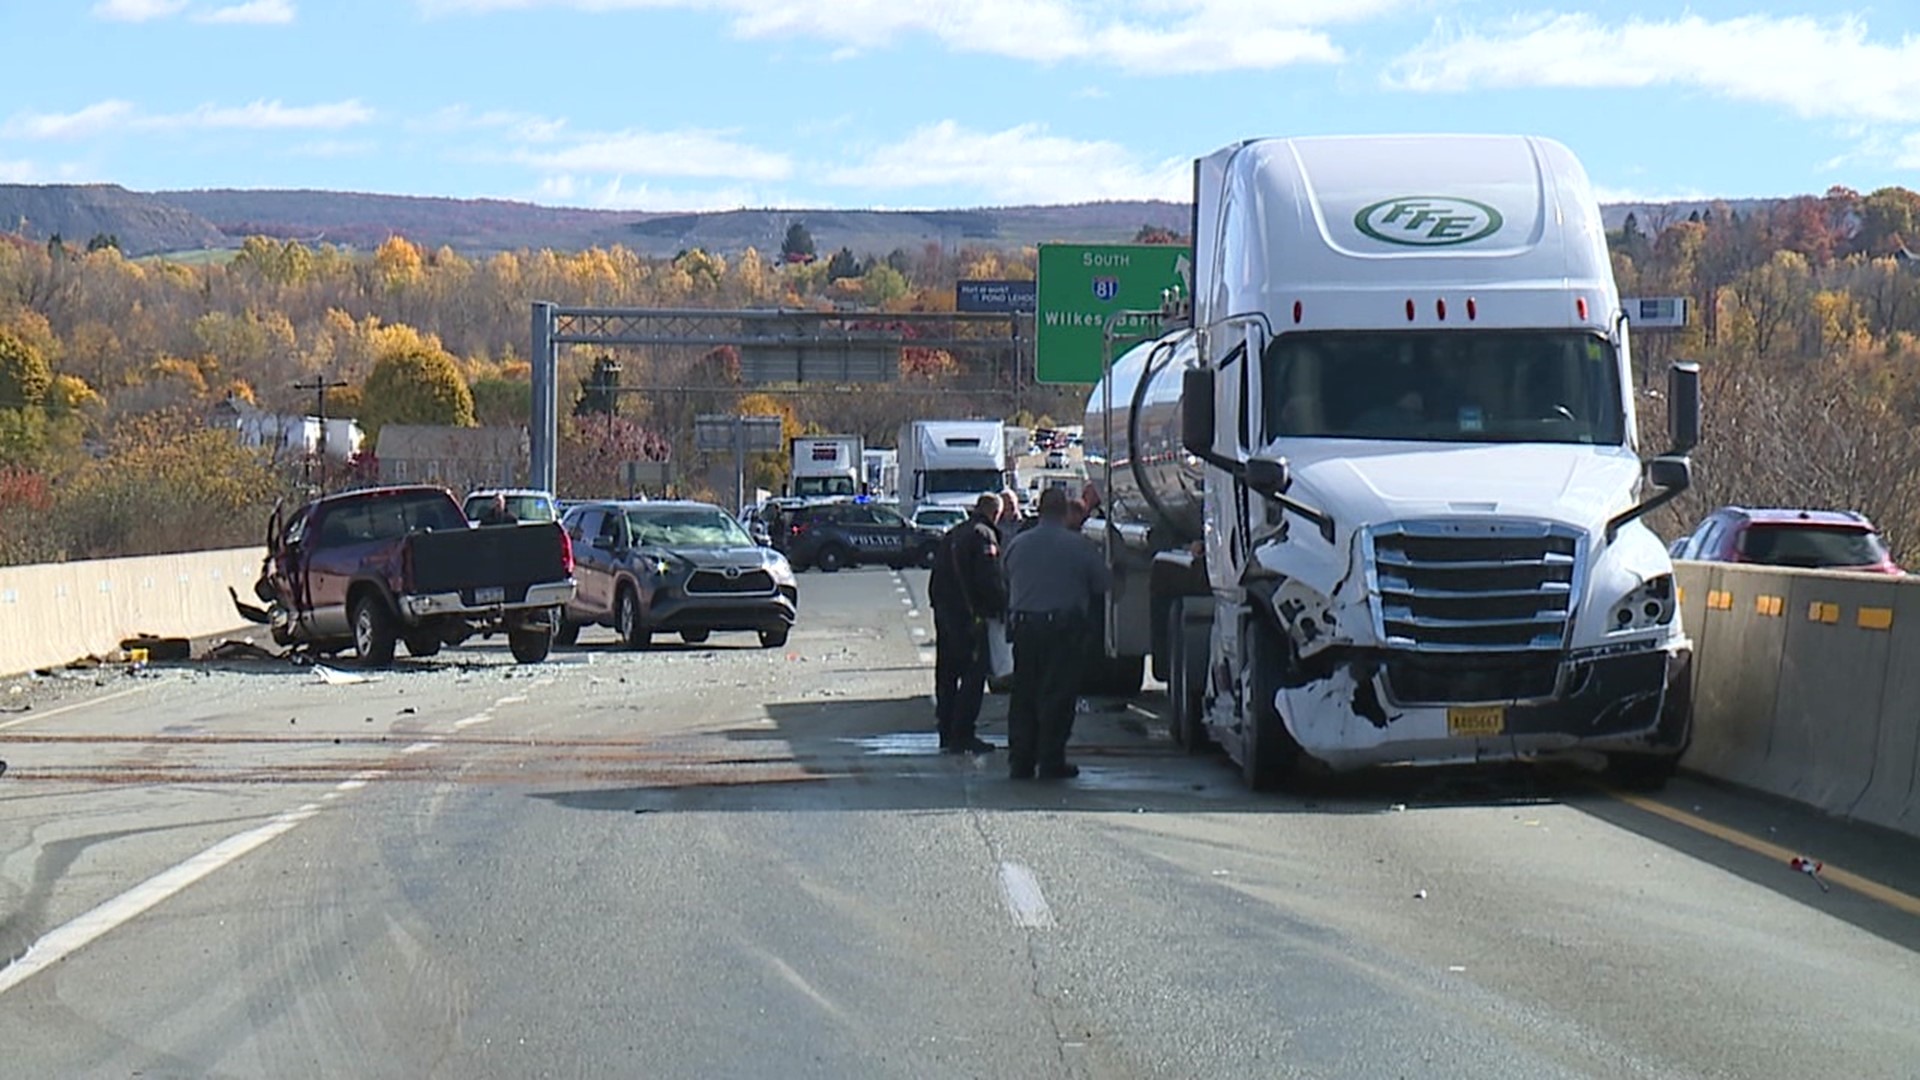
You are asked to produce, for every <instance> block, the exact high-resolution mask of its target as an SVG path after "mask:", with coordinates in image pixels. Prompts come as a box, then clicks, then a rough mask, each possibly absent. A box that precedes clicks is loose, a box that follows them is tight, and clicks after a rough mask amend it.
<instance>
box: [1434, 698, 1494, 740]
mask: <svg viewBox="0 0 1920 1080" xmlns="http://www.w3.org/2000/svg"><path fill="white" fill-rule="evenodd" d="M1505 730H1507V710H1506V708H1505V707H1504V706H1501V705H1488V706H1484V707H1481V708H1472V709H1448V710H1447V734H1449V735H1459V736H1462V737H1465V738H1469V739H1471V738H1478V737H1482V736H1486V735H1498V734H1500V733H1501V732H1503V731H1505Z"/></svg>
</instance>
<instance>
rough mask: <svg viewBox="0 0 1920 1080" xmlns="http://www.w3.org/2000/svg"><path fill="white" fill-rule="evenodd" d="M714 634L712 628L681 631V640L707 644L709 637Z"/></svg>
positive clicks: (694, 643)
mask: <svg viewBox="0 0 1920 1080" xmlns="http://www.w3.org/2000/svg"><path fill="white" fill-rule="evenodd" d="M712 636H713V631H711V630H682V631H680V640H681V641H684V642H686V643H687V644H689V645H704V644H706V641H707V639H708V638H709V637H712Z"/></svg>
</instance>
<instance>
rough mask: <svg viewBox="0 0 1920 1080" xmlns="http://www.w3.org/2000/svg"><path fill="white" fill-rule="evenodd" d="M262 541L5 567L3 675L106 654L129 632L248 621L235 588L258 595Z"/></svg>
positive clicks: (0, 577)
mask: <svg viewBox="0 0 1920 1080" xmlns="http://www.w3.org/2000/svg"><path fill="white" fill-rule="evenodd" d="M263 554H264V552H263V551H262V549H260V548H227V549H223V550H219V551H195V552H188V553H185V554H180V555H146V556H140V557H137V558H127V559H89V560H83V561H80V562H67V563H40V564H36V565H32V566H0V675H15V674H19V673H20V672H23V671H31V670H33V669H35V668H42V667H50V666H54V665H58V664H64V663H66V662H67V661H69V660H73V659H75V658H76V657H81V656H86V655H88V654H97V655H104V654H105V653H107V652H108V651H110V650H112V649H114V648H117V647H118V646H119V644H120V641H121V639H122V638H129V637H133V636H134V635H136V634H141V633H150V634H156V635H159V636H162V637H169V636H172V637H191V636H197V635H203V634H214V633H219V632H220V631H222V630H230V629H232V628H234V627H235V626H238V625H240V622H241V619H240V616H239V615H237V614H236V613H235V612H234V610H233V600H232V598H230V597H229V596H228V595H227V587H228V586H229V585H231V586H233V587H234V588H235V589H236V590H238V591H239V593H240V597H241V599H243V600H246V601H247V602H249V603H252V602H253V582H254V579H255V578H256V577H258V576H259V573H260V559H261V556H262V555H263Z"/></svg>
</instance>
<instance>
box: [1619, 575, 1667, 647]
mask: <svg viewBox="0 0 1920 1080" xmlns="http://www.w3.org/2000/svg"><path fill="white" fill-rule="evenodd" d="M1674 596H1675V594H1674V589H1673V575H1672V574H1661V575H1660V576H1658V577H1655V578H1650V579H1648V580H1647V581H1646V582H1645V583H1643V584H1642V585H1641V586H1640V587H1639V588H1637V589H1635V590H1633V591H1632V592H1630V593H1628V594H1627V595H1626V596H1625V597H1623V598H1622V599H1621V601H1620V602H1619V603H1618V604H1615V605H1614V606H1613V611H1612V612H1610V613H1609V614H1608V617H1607V633H1609V634H1626V633H1631V632H1633V631H1635V630H1651V629H1653V628H1655V627H1658V626H1668V625H1671V624H1672V623H1673V617H1674V614H1675V613H1676V612H1678V611H1679V605H1678V604H1677V603H1676V602H1675V598H1674Z"/></svg>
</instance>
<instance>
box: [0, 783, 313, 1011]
mask: <svg viewBox="0 0 1920 1080" xmlns="http://www.w3.org/2000/svg"><path fill="white" fill-rule="evenodd" d="M319 812H320V807H319V805H318V804H316V803H308V804H307V805H305V806H302V807H300V808H299V809H297V810H288V811H286V812H285V813H282V814H279V815H278V816H276V817H274V818H273V819H272V820H270V821H268V822H267V823H266V824H265V825H260V826H257V827H255V828H252V829H248V830H247V831H246V832H243V833H240V834H238V835H236V836H229V837H227V838H226V839H225V840H222V841H220V842H219V843H217V844H215V845H213V846H212V847H210V848H208V849H207V850H205V851H203V852H201V853H200V854H198V855H195V856H194V857H192V858H190V859H188V860H187V861H186V862H183V863H181V864H180V865H178V866H175V867H174V868H172V869H171V870H164V871H162V872H161V873H160V874H158V875H157V876H155V877H152V878H149V879H147V880H146V881H144V882H141V883H140V884H138V885H135V886H134V887H133V888H131V889H128V890H127V891H126V892H123V893H121V894H120V895H119V896H116V897H114V898H113V899H111V900H108V901H107V902H106V903H104V904H101V905H100V906H99V907H96V908H94V909H93V910H92V911H89V912H86V913H85V914H83V915H81V916H79V917H78V918H75V919H74V920H73V921H72V922H69V923H67V924H66V925H65V926H61V927H58V928H56V929H54V930H52V931H49V932H48V933H47V934H46V935H45V936H43V937H41V938H40V940H38V941H36V942H34V943H33V944H32V945H30V946H28V948H27V951H26V952H25V953H23V954H22V955H21V957H20V959H18V960H15V961H14V962H13V963H11V964H8V965H7V966H6V967H4V968H0V994H4V993H6V992H7V991H9V990H11V989H13V988H14V987H16V986H19V985H20V984H21V983H23V982H26V981H27V980H28V979H30V978H32V977H33V976H35V975H37V974H39V973H40V972H42V971H45V970H46V969H47V968H50V967H52V966H53V965H55V964H57V963H59V962H60V961H62V960H64V959H66V958H67V957H69V956H71V955H73V954H74V953H75V952H78V951H79V950H80V949H83V948H85V947H86V946H87V945H88V944H90V943H92V942H93V941H94V940H95V939H97V938H99V937H100V936H101V935H103V934H105V933H107V932H108V931H111V930H113V929H114V928H115V927H118V926H122V925H124V924H126V923H127V922H128V921H130V920H132V919H134V918H137V917H139V916H140V915H142V914H144V913H145V912H146V911H148V910H149V909H151V908H152V907H153V906H154V905H156V904H158V903H160V902H161V901H163V900H165V899H167V898H168V897H170V896H173V895H174V894H176V893H178V892H180V891H181V890H182V889H185V888H186V887H187V886H189V885H191V884H193V883H194V882H196V881H199V880H200V879H201V878H203V877H206V876H207V875H208V874H211V873H213V872H214V871H215V870H218V869H220V868H221V867H223V866H225V865H227V864H228V863H230V862H233V861H234V860H235V859H238V858H240V857H241V856H242V855H245V854H247V853H248V852H250V851H253V850H254V849H256V848H258V847H260V846H262V845H264V844H266V843H267V842H269V841H271V840H273V839H274V838H275V837H278V836H280V835H281V834H282V833H286V832H289V831H291V830H292V829H293V828H294V826H296V825H299V824H300V823H301V822H303V821H305V820H307V819H308V818H310V817H312V816H313V815H315V814H317V813H319Z"/></svg>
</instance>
